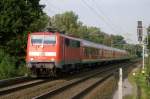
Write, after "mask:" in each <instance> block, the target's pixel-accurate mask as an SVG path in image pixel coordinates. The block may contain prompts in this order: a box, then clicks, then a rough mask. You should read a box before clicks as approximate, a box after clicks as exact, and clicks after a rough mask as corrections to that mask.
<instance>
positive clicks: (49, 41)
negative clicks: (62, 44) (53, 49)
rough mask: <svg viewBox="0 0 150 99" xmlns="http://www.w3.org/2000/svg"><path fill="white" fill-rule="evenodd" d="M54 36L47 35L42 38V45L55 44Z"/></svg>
mask: <svg viewBox="0 0 150 99" xmlns="http://www.w3.org/2000/svg"><path fill="white" fill-rule="evenodd" d="M55 43H56V36H55V35H47V36H45V37H44V44H55Z"/></svg>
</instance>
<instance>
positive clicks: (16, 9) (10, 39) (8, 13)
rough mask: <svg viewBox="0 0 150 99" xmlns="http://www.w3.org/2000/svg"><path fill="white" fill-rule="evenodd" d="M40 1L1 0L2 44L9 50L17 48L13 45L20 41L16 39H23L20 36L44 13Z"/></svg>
mask: <svg viewBox="0 0 150 99" xmlns="http://www.w3.org/2000/svg"><path fill="white" fill-rule="evenodd" d="M39 1H40V0H28V2H27V3H26V0H0V8H1V10H0V37H1V40H0V44H1V46H3V47H5V49H8V52H9V51H10V50H11V49H15V48H16V46H12V45H15V42H17V41H18V40H16V39H19V42H20V41H22V39H20V37H22V36H23V35H24V33H26V32H27V31H28V30H29V27H30V25H31V24H32V23H33V22H34V21H36V20H37V19H38V18H39V17H40V15H41V14H42V6H41V5H39ZM10 45H11V46H10ZM9 46H10V47H11V48H10V47H9ZM19 47H20V46H19ZM11 51H13V50H11ZM14 53H15V52H12V53H11V54H14ZM15 54H16V53H15Z"/></svg>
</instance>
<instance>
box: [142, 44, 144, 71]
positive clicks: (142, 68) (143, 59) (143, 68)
mask: <svg viewBox="0 0 150 99" xmlns="http://www.w3.org/2000/svg"><path fill="white" fill-rule="evenodd" d="M144 55H145V45H144V42H143V67H142V69H143V70H144V68H145V66H144V64H145V62H144V61H145V57H144Z"/></svg>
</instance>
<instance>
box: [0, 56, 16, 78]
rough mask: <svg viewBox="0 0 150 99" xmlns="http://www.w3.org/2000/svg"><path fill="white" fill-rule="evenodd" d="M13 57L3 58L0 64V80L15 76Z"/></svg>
mask: <svg viewBox="0 0 150 99" xmlns="http://www.w3.org/2000/svg"><path fill="white" fill-rule="evenodd" d="M15 63H16V60H15V57H10V56H9V55H5V56H3V58H1V62H0V79H4V78H9V77H13V76H16V75H17V73H16V67H15Z"/></svg>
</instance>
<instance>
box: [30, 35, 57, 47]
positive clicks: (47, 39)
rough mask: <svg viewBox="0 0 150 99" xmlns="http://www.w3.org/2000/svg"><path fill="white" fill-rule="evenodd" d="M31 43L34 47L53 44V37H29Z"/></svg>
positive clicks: (54, 40) (54, 37) (54, 39)
mask: <svg viewBox="0 0 150 99" xmlns="http://www.w3.org/2000/svg"><path fill="white" fill-rule="evenodd" d="M31 43H32V44H35V45H41V44H55V43H56V36H55V35H31Z"/></svg>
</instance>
